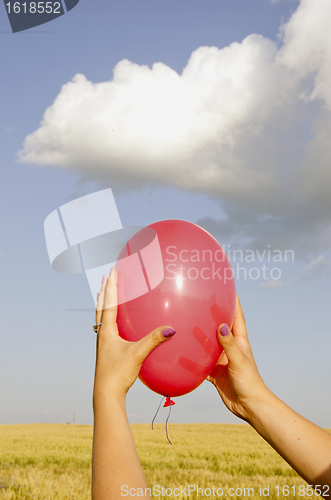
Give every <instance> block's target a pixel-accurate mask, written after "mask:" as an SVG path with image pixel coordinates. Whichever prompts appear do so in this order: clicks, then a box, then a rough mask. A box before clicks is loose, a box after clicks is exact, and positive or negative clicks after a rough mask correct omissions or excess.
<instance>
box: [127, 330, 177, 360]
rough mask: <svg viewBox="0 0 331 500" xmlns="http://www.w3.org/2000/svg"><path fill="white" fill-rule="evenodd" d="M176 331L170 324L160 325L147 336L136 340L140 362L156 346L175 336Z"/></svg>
mask: <svg viewBox="0 0 331 500" xmlns="http://www.w3.org/2000/svg"><path fill="white" fill-rule="evenodd" d="M175 333H176V332H175V330H174V329H173V328H171V327H169V326H160V327H159V328H155V330H153V331H152V332H150V333H149V334H148V335H146V337H143V338H142V339H140V340H138V342H136V354H137V357H138V360H139V362H141V363H142V362H143V361H144V360H145V358H146V357H147V356H148V354H149V353H150V352H152V351H153V349H154V348H155V347H156V346H158V345H160V344H162V343H163V342H166V341H167V340H168V339H170V338H171V337H173V335H175Z"/></svg>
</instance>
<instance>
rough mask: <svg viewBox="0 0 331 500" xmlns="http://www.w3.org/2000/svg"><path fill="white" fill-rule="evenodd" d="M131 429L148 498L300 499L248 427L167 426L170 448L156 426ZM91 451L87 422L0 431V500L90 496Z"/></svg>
mask: <svg viewBox="0 0 331 500" xmlns="http://www.w3.org/2000/svg"><path fill="white" fill-rule="evenodd" d="M131 428H132V432H133V435H134V438H135V442H136V445H137V449H138V453H139V456H140V459H141V463H142V466H143V469H144V472H145V475H146V480H147V484H148V486H149V487H150V488H151V490H152V492H153V488H154V493H155V494H154V495H152V496H153V497H154V498H161V499H168V498H169V499H170V498H171V499H175V498H188V497H190V498H223V497H224V498H225V495H226V496H227V497H228V498H233V499H237V498H247V497H253V496H254V497H255V498H271V499H276V498H308V495H305V494H304V488H305V487H306V483H305V482H304V481H303V480H302V479H301V478H300V477H299V476H298V475H297V474H296V473H295V472H294V471H293V470H292V469H291V467H289V466H288V465H287V464H286V463H285V462H284V461H283V460H282V459H281V458H280V457H279V456H278V455H277V453H276V452H275V451H274V450H273V449H272V448H271V447H270V446H269V445H268V444H266V443H265V442H264V440H263V439H262V438H261V437H260V436H259V435H258V434H256V433H255V431H254V430H253V429H251V428H250V427H249V426H248V425H232V424H170V425H169V427H168V430H169V434H170V438H171V440H172V442H173V446H170V445H169V443H168V442H167V440H166V437H165V432H164V426H163V425H162V424H158V425H156V426H154V430H153V431H152V430H151V426H150V425H147V424H135V425H132V426H131ZM91 448H92V427H91V426H87V425H86V426H85V425H68V424H67V425H60V424H35V425H2V426H0V499H1V500H16V499H20V500H23V499H34V500H51V499H59V500H60V499H61V500H62V499H63V500H64V499H66V500H69V499H70V500H74V499H75V500H76V499H79V500H86V499H90V498H91V488H90V482H91ZM189 485H190V491H188V486H189ZM300 486H301V489H300V491H299V488H300ZM162 487H163V490H162ZM197 487H199V488H200V489H199V490H198V491H197V490H196V488H197ZM213 487H214V490H213ZM268 487H269V491H268V490H267V489H266V488H268ZM176 488H177V489H176ZM193 488H195V491H193ZM220 488H221V489H222V490H221V489H220ZM231 488H232V489H231ZM260 488H262V490H260ZM262 492H263V493H265V495H262ZM126 493H128V492H127V491H126V489H125V488H124V489H123V496H121V498H126V496H125V495H126ZM189 493H190V495H189ZM267 493H269V495H267ZM287 493H288V495H287ZM185 495H186V496H185ZM128 496H129V495H128ZM129 498H130V496H129ZM131 498H132V497H131ZM138 498H139V497H138ZM314 498H316V496H315V495H314Z"/></svg>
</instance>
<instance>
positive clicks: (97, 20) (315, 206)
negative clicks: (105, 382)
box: [0, 0, 331, 427]
mask: <svg viewBox="0 0 331 500" xmlns="http://www.w3.org/2000/svg"><path fill="white" fill-rule="evenodd" d="M320 13H322V15H321V14H320ZM330 16H331V12H330V6H329V5H328V2H326V0H325V1H324V0H317V1H315V0H314V3H312V1H309V0H302V1H301V2H297V1H295V0H283V1H279V2H269V1H268V0H251V1H250V2H247V1H246V0H231V1H230V0H217V1H214V0H210V1H208V2H202V1H201V0H190V1H186V0H181V1H177V0H176V1H167V2H155V1H153V2H152V1H147V0H146V1H136V0H135V1H125V2H113V1H111V2H110V1H108V0H107V1H106V0H103V1H100V2H98V4H97V6H96V5H95V4H94V3H92V2H86V1H84V0H80V2H79V4H78V5H77V7H75V8H74V9H73V10H72V11H71V12H69V13H68V14H66V15H65V16H62V17H61V18H59V19H57V20H55V21H52V22H51V23H48V24H45V25H43V26H42V27H38V28H35V29H33V30H30V31H27V32H22V33H17V34H11V33H10V31H9V29H10V27H9V22H8V19H7V18H6V14H5V10H4V8H3V11H2V14H1V16H0V40H1V43H2V45H3V47H4V50H2V51H1V55H0V57H1V71H2V78H1V95H2V99H1V101H0V120H1V127H0V134H1V156H0V168H1V184H0V189H1V197H0V203H1V214H2V218H1V240H0V251H1V256H0V269H1V305H2V312H1V320H0V321H1V330H0V331H1V340H2V342H1V346H2V348H1V350H0V375H1V381H2V383H1V384H0V397H1V401H2V405H1V411H0V423H2V424H4V423H24V422H67V421H71V420H72V415H73V412H76V422H77V423H92V407H91V398H92V384H93V370H94V360H95V338H94V334H93V332H92V328H91V326H92V324H93V322H94V315H93V313H92V312H91V311H86V312H72V311H69V310H70V309H87V310H88V309H92V308H93V301H92V297H91V296H90V290H89V288H88V285H87V282H86V278H85V277H84V276H83V275H70V274H60V273H56V272H54V271H53V270H52V268H51V266H50V264H49V260H48V256H47V251H46V247H45V238H44V233H43V222H44V219H45V218H46V217H47V215H48V214H49V213H51V212H52V211H53V210H54V209H56V208H58V207H59V206H61V205H63V204H64V203H66V202H68V201H70V200H73V199H75V198H78V197H79V196H83V195H85V194H89V193H92V192H94V191H97V190H99V189H104V188H108V187H111V188H112V189H113V192H114V195H115V198H116V203H117V207H118V210H119V213H120V216H121V219H122V223H123V224H126V225H146V224H149V223H151V222H153V221H155V220H160V219H168V218H181V219H186V220H190V221H192V222H198V223H199V224H201V225H202V226H203V227H205V228H206V229H208V230H210V232H212V233H213V234H214V235H215V236H216V237H217V238H218V239H219V241H220V243H221V244H224V245H231V248H233V249H235V248H237V249H242V250H243V251H245V250H247V249H248V248H251V249H253V250H254V251H256V250H258V251H263V249H267V248H268V245H270V246H271V248H272V249H280V250H281V251H282V252H283V251H284V250H285V249H294V251H295V262H294V263H291V262H288V263H283V264H282V265H281V266H279V267H280V268H281V272H282V276H281V278H280V280H279V283H278V286H275V283H273V282H268V283H267V281H266V280H261V279H260V280H252V279H248V280H243V279H238V280H237V290H238V293H239V295H240V297H241V300H242V304H243V308H244V312H245V315H246V319H247V325H248V331H249V338H250V341H251V343H252V346H253V350H254V354H255V357H256V360H257V363H258V366H259V369H260V371H261V374H262V376H263V378H264V379H265V381H266V383H267V385H269V387H270V388H271V389H272V390H273V391H274V392H275V393H276V394H277V395H278V396H279V397H280V398H281V399H283V400H284V401H285V402H286V403H288V404H289V405H290V406H292V407H293V408H294V409H296V410H297V411H299V412H300V413H302V414H303V415H304V416H306V417H307V418H310V419H311V420H313V421H314V422H316V423H317V424H319V425H322V426H328V427H331V422H330V414H331V412H330V410H331V396H329V395H330V388H329V380H330V362H329V358H330V354H331V334H330V329H329V293H330V274H329V269H330V251H329V247H330V223H329V220H330V215H331V214H330V208H331V207H330V202H329V199H328V198H329V197H328V193H329V186H330V173H329V171H330V168H329V158H330V156H329V155H330V153H331V151H330V146H329V144H328V142H329V141H328V140H327V138H328V131H330V123H331V122H330V109H331V93H330V87H329V83H328V82H329V81H330V80H329V76H331V75H330V73H329V69H328V67H329V65H328V63H327V61H328V60H329V59H328V56H329V51H330V46H331V44H330V43H329V41H330V40H329V37H330V34H329V28H328V26H329V24H328V20H329V17H330ZM281 26H283V27H284V28H283V31H281V34H280V27H281ZM252 35H258V36H252ZM247 37H248V38H247ZM245 40H246V41H245ZM234 42H237V44H235V45H234ZM203 47H215V48H214V49H203ZM222 49H224V50H222ZM192 53H194V55H193V56H192V57H191V55H192ZM190 57H191V59H190ZM189 59H190V61H191V63H188V61H189ZM123 60H127V61H130V62H131V63H133V64H130V63H127V62H126V63H121V64H120V65H119V66H117V69H116V70H115V77H114V74H113V70H114V68H115V66H116V65H117V64H118V63H119V62H120V61H123ZM154 63H161V64H160V65H156V66H153V64H154ZM184 68H186V69H185V70H184V72H183V69H184ZM174 72H176V73H177V75H176V74H175V73H174ZM182 72H183V73H182ZM77 74H80V75H84V76H82V77H79V78H78V79H77V78H76V79H75V80H74V82H73V83H72V84H71V85H70V86H68V85H67V84H68V82H70V81H71V80H72V79H73V78H74V77H75V75H77ZM113 78H114V80H112V79H113ZM89 82H93V85H92V84H91V83H89ZM101 82H105V84H104V85H100V84H101ZM107 82H108V83H107ZM62 86H64V87H62ZM137 86H138V87H139V88H140V89H142V90H141V92H140V94H139V95H138V94H137V88H138V87H137ZM167 89H170V90H167ZM115 93H116V98H114V95H115ZM80 95H81V96H83V97H82V101H79V96H80ZM96 95H97V96H98V100H97V101H96V100H95V99H96V97H95V96H96ZM137 95H138V97H137ZM139 96H141V97H139ZM160 96H165V103H166V105H165V106H162V102H163V101H162V99H161V97H160ZM183 96H184V98H183ZM186 97H187V101H186V100H185V99H186ZM55 99H56V101H55ZM167 99H168V100H167ZM54 101H55V103H54ZM53 103H54V104H53ZM127 103H130V104H131V106H132V109H134V113H133V114H130V112H129V113H128V112H127V110H126V104H127ZM173 103H175V105H173ZM176 103H177V104H176ZM168 104H169V105H168ZM172 106H173V107H172ZM48 107H51V108H50V112H48V115H47V117H45V119H44V122H43V124H41V120H42V119H43V116H44V113H45V111H46V109H47V108H48ZM67 109H70V111H71V112H70V113H69V114H68V116H69V118H68V117H67V118H66V116H67V115H66V110H67ZM171 113H172V114H171ZM172 118H173V120H172ZM66 120H67V121H66ZM63 123H64V126H63V128H61V127H62V125H61V124H63ZM135 123H137V124H138V125H136V128H135ZM110 125H111V127H113V128H110ZM174 127H177V128H175V133H174V132H173V131H174ZM112 130H115V131H116V134H117V136H116V140H113V137H112V135H111V132H112ZM93 133H95V134H96V135H95V137H94V135H93ZM31 134H32V135H31ZM86 134H87V135H86ZM139 134H140V135H139ZM54 137H55V138H56V141H57V143H56V148H55V150H56V154H54V149H52V146H51V140H53V138H54ZM90 137H93V140H94V141H95V142H94V143H93V144H94V145H93V144H92V145H91V144H90V143H89V141H88V140H87V138H90ZM136 137H138V139H139V140H135V138H136ZM50 138H51V139H50ZM99 139H100V142H98V141H99ZM151 143H153V144H156V145H157V147H156V148H155V149H154V150H153V148H151V147H150V144H151ZM19 152H20V153H19ZM18 153H19V155H18ZM19 158H20V161H18V160H19ZM247 268H248V269H249V266H248V267H247ZM262 285H263V286H262ZM158 402H159V396H158V395H156V394H154V393H152V392H151V391H149V390H148V389H147V388H145V387H144V386H143V385H142V384H141V383H140V382H139V381H138V382H137V383H136V384H135V386H134V387H133V388H132V389H131V390H130V393H129V396H128V411H129V414H130V420H131V421H132V422H148V421H150V420H151V418H152V416H153V414H154V411H155V409H156V407H157V405H158ZM162 418H163V417H162V415H161V416H160V421H162ZM172 418H173V421H174V422H237V419H236V418H235V417H233V416H232V415H231V414H230V413H229V412H228V410H227V409H226V408H225V407H224V406H223V404H222V402H221V401H220V400H219V399H218V396H217V394H216V391H215V390H214V388H213V387H212V386H211V384H209V383H207V382H205V383H204V384H203V385H202V386H201V387H200V388H199V389H197V390H196V391H194V392H193V393H191V394H189V395H187V396H184V397H182V398H179V399H178V400H177V404H176V406H175V407H174V411H173V414H172Z"/></svg>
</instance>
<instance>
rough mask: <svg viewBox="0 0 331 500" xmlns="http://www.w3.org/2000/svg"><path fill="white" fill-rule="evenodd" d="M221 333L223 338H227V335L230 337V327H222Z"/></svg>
mask: <svg viewBox="0 0 331 500" xmlns="http://www.w3.org/2000/svg"><path fill="white" fill-rule="evenodd" d="M220 332H221V335H222V337H226V336H227V335H229V333H230V330H229V327H228V325H227V324H225V325H223V326H221V328H220Z"/></svg>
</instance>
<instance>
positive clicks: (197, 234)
mask: <svg viewBox="0 0 331 500" xmlns="http://www.w3.org/2000/svg"><path fill="white" fill-rule="evenodd" d="M115 268H116V269H117V272H118V278H119V280H118V298H119V306H118V319H117V322H118V328H119V333H120V335H121V337H122V338H124V339H126V340H130V341H137V340H139V339H141V338H142V337H144V336H145V335H146V334H147V333H149V332H150V331H151V330H153V329H154V328H156V327H158V326H160V325H169V326H171V327H173V328H174V329H175V330H176V334H175V335H174V336H173V337H172V338H171V339H169V340H167V341H166V342H164V343H163V344H161V345H159V346H157V347H156V348H155V349H154V350H153V351H152V352H151V353H150V354H149V355H148V356H147V358H146V360H145V361H144V363H143V365H142V367H141V370H140V373H139V378H140V380H141V381H142V382H143V383H144V384H145V385H147V387H149V388H150V389H152V390H153V391H155V392H157V393H159V394H162V395H164V396H170V397H175V396H182V395H183V394H187V393H189V392H191V391H193V390H194V389H196V387H198V386H199V385H200V384H201V383H202V382H203V381H204V380H205V378H206V377H207V376H208V374H209V373H210V372H211V370H212V368H213V367H214V366H215V364H216V362H217V360H218V358H219V356H220V354H221V352H222V349H221V347H220V345H219V343H218V340H217V334H216V330H217V326H218V325H219V324H220V323H227V324H228V325H230V326H232V322H233V316H234V309H235V299H236V291H235V282H234V276H233V272H232V268H231V265H230V263H229V261H228V259H227V257H226V254H225V252H224V251H223V249H222V247H221V246H220V244H219V243H218V242H217V240H216V239H215V238H214V237H213V236H211V235H210V234H209V233H208V232H207V231H205V230H204V229H202V228H201V227H199V226H197V225H196V224H193V223H191V222H186V221H182V220H164V221H160V222H155V223H154V224H151V225H150V226H147V227H146V228H144V229H142V230H141V231H139V232H138V233H136V234H135V235H134V236H133V237H132V238H131V239H130V240H129V243H128V245H127V247H126V248H125V249H123V251H122V252H121V254H120V256H119V259H118V260H117V262H116V265H115Z"/></svg>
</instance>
